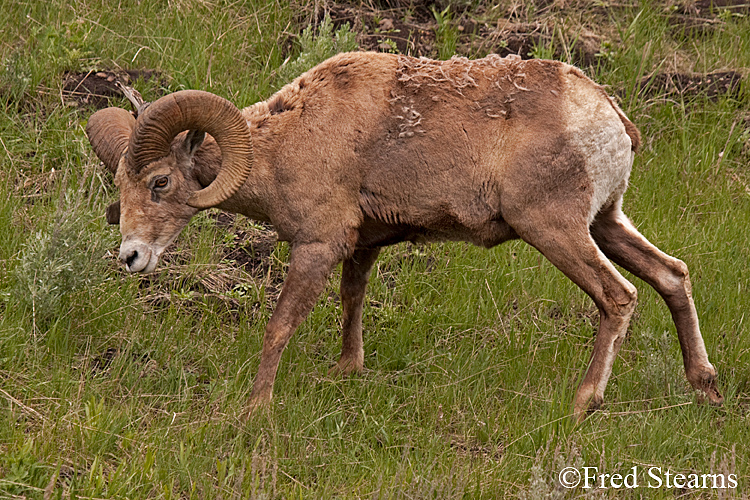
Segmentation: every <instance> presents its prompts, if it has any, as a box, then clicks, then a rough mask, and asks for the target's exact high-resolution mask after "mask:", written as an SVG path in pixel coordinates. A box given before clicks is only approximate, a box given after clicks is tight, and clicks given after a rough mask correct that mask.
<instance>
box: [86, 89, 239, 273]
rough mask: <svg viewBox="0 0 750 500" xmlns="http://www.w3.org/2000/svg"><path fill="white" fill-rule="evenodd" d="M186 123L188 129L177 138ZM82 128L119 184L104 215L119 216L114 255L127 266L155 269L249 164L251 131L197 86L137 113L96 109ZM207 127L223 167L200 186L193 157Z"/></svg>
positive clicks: (226, 104)
mask: <svg viewBox="0 0 750 500" xmlns="http://www.w3.org/2000/svg"><path fill="white" fill-rule="evenodd" d="M185 130H189V131H190V132H188V133H187V134H186V135H185V134H183V135H181V136H180V137H179V138H177V139H175V138H176V137H177V135H178V134H179V133H180V132H182V131H185ZM86 133H87V134H88V137H89V140H90V142H91V145H92V147H93V148H94V151H95V152H96V154H97V156H99V158H100V159H101V160H102V161H103V162H104V164H105V165H106V166H107V168H108V169H110V170H111V171H112V172H114V173H115V183H116V184H117V186H118V187H119V188H120V201H119V202H118V203H116V204H114V205H112V206H110V208H108V209H107V220H108V221H109V222H110V223H115V222H117V221H118V220H119V223H120V231H121V233H122V244H121V245H120V260H121V261H122V262H123V263H124V264H125V268H126V269H127V270H128V271H130V272H151V271H153V270H154V268H155V267H156V264H157V262H158V260H159V256H160V255H161V254H162V252H164V250H165V249H166V248H167V246H169V244H170V243H172V242H173V241H174V240H175V238H176V237H177V235H178V234H179V233H180V231H181V230H182V228H184V227H185V226H186V225H187V223H188V221H189V220H190V218H191V217H192V216H193V215H195V214H196V213H197V212H198V211H199V210H201V209H204V208H209V207H213V206H216V205H218V204H220V203H221V202H223V201H224V200H226V199H227V198H229V197H231V196H232V195H233V194H234V193H235V192H236V191H237V190H238V189H239V188H240V186H242V184H244V182H245V180H246V179H247V176H248V174H249V173H250V169H251V168H252V163H253V150H252V143H251V139H250V131H249V129H248V127H247V122H246V121H245V120H244V118H243V117H242V114H241V113H240V111H239V110H238V109H237V108H236V107H235V106H234V105H233V104H231V103H230V102H229V101H227V100H225V99H223V98H221V97H218V96H215V95H213V94H209V93H207V92H201V91H197V90H187V91H182V92H176V93H174V94H170V95H168V96H165V97H162V98H161V99H159V100H158V101H156V102H154V103H153V104H151V105H150V106H149V107H147V108H146V109H145V111H144V112H143V113H142V114H141V115H140V116H139V117H138V119H137V120H135V119H134V118H133V117H132V116H131V115H130V113H128V112H127V111H125V110H122V109H119V108H107V109H104V110H101V111H98V112H97V113H95V114H94V115H92V116H91V118H90V119H89V123H88V125H87V127H86ZM206 133H208V134H211V136H213V137H214V139H215V140H216V143H217V144H218V146H219V149H220V150H221V168H220V169H219V172H218V174H217V176H216V179H215V180H214V181H213V182H211V184H209V185H208V186H206V187H203V186H201V184H200V183H199V181H198V177H197V176H196V172H195V169H194V156H195V153H196V151H197V150H198V148H199V147H200V146H201V144H202V142H203V139H204V137H205V134H206Z"/></svg>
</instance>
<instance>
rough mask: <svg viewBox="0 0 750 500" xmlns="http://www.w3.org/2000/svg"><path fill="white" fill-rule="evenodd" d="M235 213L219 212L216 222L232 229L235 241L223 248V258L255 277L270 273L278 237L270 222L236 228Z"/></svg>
mask: <svg viewBox="0 0 750 500" xmlns="http://www.w3.org/2000/svg"><path fill="white" fill-rule="evenodd" d="M234 221H235V215H233V214H230V213H226V212H219V213H218V214H216V224H217V225H219V226H224V227H226V228H228V229H230V230H231V231H232V232H233V233H234V241H233V242H231V244H229V245H227V246H225V247H224V248H223V249H222V253H223V260H225V261H229V262H232V263H234V264H235V265H236V266H237V267H240V268H242V269H243V270H244V271H245V272H246V273H248V274H249V275H251V276H253V277H254V278H262V277H265V276H267V275H268V272H269V270H270V268H271V253H272V252H273V249H274V247H275V246H276V241H277V239H278V237H277V235H276V232H275V231H274V230H273V227H272V226H271V225H270V224H262V223H256V226H257V227H253V228H234V225H235V224H234Z"/></svg>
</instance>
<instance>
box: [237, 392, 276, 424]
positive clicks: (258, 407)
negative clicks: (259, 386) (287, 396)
mask: <svg viewBox="0 0 750 500" xmlns="http://www.w3.org/2000/svg"><path fill="white" fill-rule="evenodd" d="M270 407H271V395H270V394H268V395H257V396H250V399H248V401H247V404H246V405H245V409H244V410H243V411H242V420H243V421H248V420H250V418H251V417H252V416H253V414H256V415H257V414H258V413H261V412H267V411H268V410H269V409H270Z"/></svg>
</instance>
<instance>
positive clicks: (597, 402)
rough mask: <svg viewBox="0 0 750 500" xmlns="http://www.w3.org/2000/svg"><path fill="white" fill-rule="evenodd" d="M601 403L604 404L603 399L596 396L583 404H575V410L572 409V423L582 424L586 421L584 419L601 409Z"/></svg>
mask: <svg viewBox="0 0 750 500" xmlns="http://www.w3.org/2000/svg"><path fill="white" fill-rule="evenodd" d="M602 403H604V399H603V398H601V397H596V396H592V397H590V398H589V399H588V400H587V401H586V402H585V403H583V404H578V403H576V405H575V408H574V409H573V421H574V422H575V423H576V424H580V423H582V422H583V421H584V420H586V417H588V416H589V415H590V414H592V413H594V412H595V411H597V410H598V409H599V408H601V406H602Z"/></svg>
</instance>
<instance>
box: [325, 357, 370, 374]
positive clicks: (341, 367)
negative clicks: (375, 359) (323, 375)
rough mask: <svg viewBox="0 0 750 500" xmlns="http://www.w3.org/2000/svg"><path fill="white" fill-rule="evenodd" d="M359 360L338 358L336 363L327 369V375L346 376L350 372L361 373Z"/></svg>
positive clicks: (361, 368)
mask: <svg viewBox="0 0 750 500" xmlns="http://www.w3.org/2000/svg"><path fill="white" fill-rule="evenodd" d="M362 364H363V363H361V362H358V361H354V360H351V359H340V360H339V362H338V363H336V364H335V365H333V366H332V367H331V369H330V370H328V376H329V377H346V376H347V375H351V374H352V373H361V372H362V370H363V367H362Z"/></svg>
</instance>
